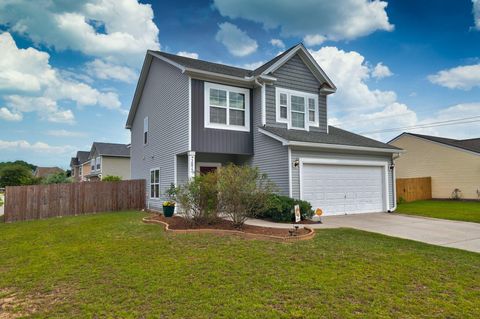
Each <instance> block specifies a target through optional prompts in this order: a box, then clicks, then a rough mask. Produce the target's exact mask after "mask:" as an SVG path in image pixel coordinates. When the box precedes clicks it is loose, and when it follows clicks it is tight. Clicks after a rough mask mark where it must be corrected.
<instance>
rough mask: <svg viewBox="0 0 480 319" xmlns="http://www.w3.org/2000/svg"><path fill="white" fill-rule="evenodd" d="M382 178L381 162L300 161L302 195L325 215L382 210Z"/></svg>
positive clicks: (383, 201)
mask: <svg viewBox="0 0 480 319" xmlns="http://www.w3.org/2000/svg"><path fill="white" fill-rule="evenodd" d="M384 179H385V178H384V169H383V167H381V166H353V165H352V166H350V165H348V166H347V165H325V164H303V169H302V191H303V192H302V198H303V199H304V200H306V201H309V202H310V203H311V204H312V207H313V209H316V208H321V209H322V210H323V212H324V215H344V214H358V213H373V212H381V211H384V209H385V207H386V205H385V197H386V196H385V185H384Z"/></svg>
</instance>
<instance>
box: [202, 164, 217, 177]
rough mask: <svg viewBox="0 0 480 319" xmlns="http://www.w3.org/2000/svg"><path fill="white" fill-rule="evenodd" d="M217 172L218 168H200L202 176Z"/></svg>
mask: <svg viewBox="0 0 480 319" xmlns="http://www.w3.org/2000/svg"><path fill="white" fill-rule="evenodd" d="M216 170H217V167H216V166H200V175H203V174H208V173H210V172H215V171H216Z"/></svg>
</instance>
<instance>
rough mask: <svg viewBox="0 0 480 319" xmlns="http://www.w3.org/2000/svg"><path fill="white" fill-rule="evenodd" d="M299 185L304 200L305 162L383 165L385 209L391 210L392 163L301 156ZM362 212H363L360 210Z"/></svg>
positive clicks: (301, 197)
mask: <svg viewBox="0 0 480 319" xmlns="http://www.w3.org/2000/svg"><path fill="white" fill-rule="evenodd" d="M298 160H299V187H300V190H299V191H300V199H301V200H303V164H319V165H345V166H379V167H383V186H384V194H383V198H384V199H385V202H384V207H383V209H384V211H388V210H390V199H389V196H388V193H389V192H388V169H389V166H390V163H389V162H388V161H366V160H349V159H323V158H310V157H300V158H299V159H298ZM359 213H361V212H359Z"/></svg>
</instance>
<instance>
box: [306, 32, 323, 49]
mask: <svg viewBox="0 0 480 319" xmlns="http://www.w3.org/2000/svg"><path fill="white" fill-rule="evenodd" d="M325 40H327V38H326V37H324V36H323V35H319V34H314V35H311V34H309V35H306V36H305V37H303V42H305V44H306V45H307V46H315V45H320V44H322V43H323V42H325Z"/></svg>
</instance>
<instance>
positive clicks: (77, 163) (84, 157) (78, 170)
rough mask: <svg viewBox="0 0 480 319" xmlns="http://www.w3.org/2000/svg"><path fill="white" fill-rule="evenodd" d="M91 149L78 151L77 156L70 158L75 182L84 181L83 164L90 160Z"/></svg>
mask: <svg viewBox="0 0 480 319" xmlns="http://www.w3.org/2000/svg"><path fill="white" fill-rule="evenodd" d="M89 155H90V152H89V151H78V152H77V155H76V156H75V157H72V159H71V160H70V169H71V170H72V175H71V176H72V178H73V180H74V181H75V182H82V181H84V180H85V179H84V177H83V166H84V164H85V162H87V161H88V156H89ZM87 174H88V173H87Z"/></svg>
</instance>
